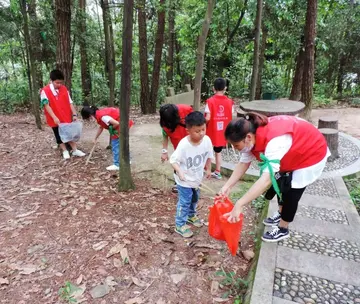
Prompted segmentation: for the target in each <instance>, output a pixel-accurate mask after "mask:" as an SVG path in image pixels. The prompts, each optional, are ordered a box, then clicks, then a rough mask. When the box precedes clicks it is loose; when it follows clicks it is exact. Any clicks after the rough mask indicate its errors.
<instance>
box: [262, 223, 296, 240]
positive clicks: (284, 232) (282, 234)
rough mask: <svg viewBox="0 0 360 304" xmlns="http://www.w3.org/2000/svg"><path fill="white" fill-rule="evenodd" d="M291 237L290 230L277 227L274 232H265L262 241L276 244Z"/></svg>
mask: <svg viewBox="0 0 360 304" xmlns="http://www.w3.org/2000/svg"><path fill="white" fill-rule="evenodd" d="M289 236H290V233H289V229H287V228H281V227H277V226H276V227H274V229H273V230H272V231H268V232H265V233H264V235H263V236H262V238H261V239H262V240H263V241H264V242H270V243H274V242H279V241H281V240H284V239H287V238H288V237H289Z"/></svg>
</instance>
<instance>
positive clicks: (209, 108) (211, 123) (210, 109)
mask: <svg viewBox="0 0 360 304" xmlns="http://www.w3.org/2000/svg"><path fill="white" fill-rule="evenodd" d="M213 91H214V96H212V97H211V98H209V99H208V100H207V101H206V107H205V111H204V112H205V118H206V121H207V125H206V135H208V136H209V137H210V139H211V142H212V144H213V147H214V152H215V171H214V172H213V173H212V175H211V176H212V177H214V178H217V179H221V178H222V176H221V173H220V169H221V151H222V149H223V148H224V147H225V146H226V139H225V136H224V133H225V129H226V127H227V125H228V124H229V122H230V121H231V120H232V113H233V107H234V102H233V101H232V100H231V99H230V98H228V97H226V96H225V92H226V80H225V79H224V78H217V79H216V80H215V82H214V87H213Z"/></svg>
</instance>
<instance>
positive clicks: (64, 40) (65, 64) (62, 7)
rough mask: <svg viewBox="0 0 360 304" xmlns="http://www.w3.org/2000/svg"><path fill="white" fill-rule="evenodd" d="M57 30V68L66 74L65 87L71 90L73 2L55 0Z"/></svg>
mask: <svg viewBox="0 0 360 304" xmlns="http://www.w3.org/2000/svg"><path fill="white" fill-rule="evenodd" d="M55 16H56V20H55V23H56V29H57V44H56V67H57V68H58V69H59V70H61V71H62V72H63V73H64V78H65V85H66V87H67V88H68V90H69V91H70V90H71V38H70V28H71V0H55Z"/></svg>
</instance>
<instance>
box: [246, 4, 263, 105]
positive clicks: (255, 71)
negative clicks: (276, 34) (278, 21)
mask: <svg viewBox="0 0 360 304" xmlns="http://www.w3.org/2000/svg"><path fill="white" fill-rule="evenodd" d="M262 7H263V1H262V0H257V10H256V21H255V43H254V63H253V70H252V76H251V86H250V96H249V100H250V101H251V100H254V97H255V92H256V81H257V78H258V72H259V53H260V34H261V19H262Z"/></svg>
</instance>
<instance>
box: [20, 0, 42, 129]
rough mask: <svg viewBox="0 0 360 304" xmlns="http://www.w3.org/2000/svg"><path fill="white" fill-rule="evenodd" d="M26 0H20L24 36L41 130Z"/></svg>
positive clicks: (34, 110)
mask: <svg viewBox="0 0 360 304" xmlns="http://www.w3.org/2000/svg"><path fill="white" fill-rule="evenodd" d="M26 5H27V4H26V0H20V8H21V14H22V17H23V30H24V38H25V47H26V49H27V53H28V58H29V67H30V75H31V83H30V87H31V90H30V92H31V99H32V110H33V114H34V116H35V123H36V126H37V127H38V129H40V130H41V119H40V111H39V107H40V105H39V95H38V92H39V90H36V62H35V58H34V53H33V49H32V48H31V39H30V30H29V18H28V12H27V8H26Z"/></svg>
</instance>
